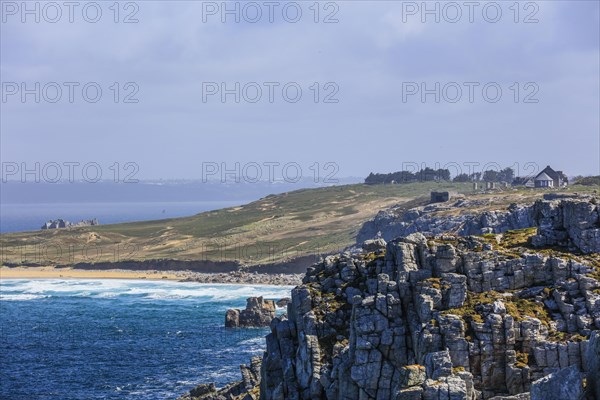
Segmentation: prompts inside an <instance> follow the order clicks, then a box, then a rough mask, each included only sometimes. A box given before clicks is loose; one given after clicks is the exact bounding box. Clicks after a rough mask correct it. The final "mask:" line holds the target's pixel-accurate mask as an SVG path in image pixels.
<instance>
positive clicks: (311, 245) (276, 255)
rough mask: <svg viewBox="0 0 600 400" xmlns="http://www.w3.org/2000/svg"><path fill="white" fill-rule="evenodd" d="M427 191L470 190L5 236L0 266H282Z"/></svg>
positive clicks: (423, 186) (372, 189)
mask: <svg viewBox="0 0 600 400" xmlns="http://www.w3.org/2000/svg"><path fill="white" fill-rule="evenodd" d="M432 190H453V191H458V192H468V191H469V190H470V185H468V184H455V183H436V182H427V183H414V184H407V185H372V186H369V185H363V184H356V185H342V186H331V187H324V188H318V189H302V190H297V191H293V192H288V193H283V194H279V195H269V196H267V197H265V198H263V199H260V200H257V201H254V202H252V203H249V204H246V205H244V206H241V207H230V208H225V209H221V210H215V211H209V212H204V213H201V214H197V215H193V216H190V217H184V218H172V219H166V220H156V221H144V222H131V223H121V224H111V225H98V226H93V227H81V228H72V229H60V230H48V231H34V232H21V233H11V234H4V235H1V236H0V240H1V242H2V243H1V244H2V261H3V263H10V264H23V265H32V264H43V265H54V264H70V263H78V262H92V263H98V262H112V261H121V260H135V261H141V260H151V259H173V260H210V261H240V262H242V263H247V264H264V263H274V262H282V261H287V260H289V259H292V258H295V257H299V256H306V255H315V254H321V253H334V252H337V251H340V250H341V249H343V248H344V247H346V246H348V245H351V244H353V243H354V240H355V239H354V238H355V235H356V233H357V231H358V230H359V229H360V227H361V226H362V224H363V223H364V222H365V221H367V220H369V219H371V218H372V217H373V216H374V215H375V214H376V213H377V212H378V211H379V210H381V209H384V208H386V207H389V206H391V205H394V204H398V203H404V202H410V205H411V206H414V205H422V204H426V203H427V202H428V200H429V192H430V191H432ZM95 246H96V247H99V248H100V249H101V250H102V251H101V254H100V255H94V256H93V257H83V256H82V255H81V254H80V253H82V252H84V251H86V249H90V248H95ZM36 247H41V248H46V247H47V248H50V249H53V248H58V247H60V248H61V249H62V250H63V253H64V252H65V250H66V249H69V251H70V252H72V253H74V255H73V256H72V257H66V256H63V257H60V258H56V257H55V258H52V257H44V256H43V255H42V256H40V250H39V248H37V249H36ZM122 247H125V248H128V249H133V250H132V251H126V252H120V253H119V256H118V257H115V249H116V248H122ZM41 253H43V251H42V252H41ZM61 261H62V262H61Z"/></svg>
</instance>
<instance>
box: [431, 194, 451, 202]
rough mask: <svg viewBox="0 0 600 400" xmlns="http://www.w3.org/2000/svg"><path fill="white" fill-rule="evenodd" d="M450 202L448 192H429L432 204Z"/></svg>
mask: <svg viewBox="0 0 600 400" xmlns="http://www.w3.org/2000/svg"><path fill="white" fill-rule="evenodd" d="M449 200H450V192H431V202H432V203H444V202H446V201H449Z"/></svg>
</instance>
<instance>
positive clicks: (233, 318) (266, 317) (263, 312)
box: [225, 297, 275, 328]
mask: <svg viewBox="0 0 600 400" xmlns="http://www.w3.org/2000/svg"><path fill="white" fill-rule="evenodd" d="M274 317H275V302H274V301H273V300H265V299H263V298H262V297H249V298H248V299H247V300H246V309H245V310H241V311H240V310H238V309H237V308H234V309H229V310H227V314H225V327H227V328H239V327H263V326H269V323H270V322H271V320H272V319H273V318H274Z"/></svg>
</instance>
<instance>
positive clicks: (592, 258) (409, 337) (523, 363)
mask: <svg viewBox="0 0 600 400" xmlns="http://www.w3.org/2000/svg"><path fill="white" fill-rule="evenodd" d="M531 217H532V221H533V223H534V224H535V226H536V228H529V229H522V230H516V231H508V232H505V233H503V234H499V235H495V234H489V235H484V236H482V237H476V236H467V237H460V236H452V235H441V236H435V237H429V238H428V237H425V236H423V235H422V234H420V233H415V234H411V235H409V236H407V237H404V238H397V239H394V240H392V241H390V242H389V243H387V244H386V243H385V242H383V241H382V240H381V241H377V242H371V243H369V244H368V246H365V248H366V249H368V250H369V251H363V252H360V253H358V254H350V253H342V254H339V255H335V256H330V257H327V258H326V259H324V260H323V261H322V262H321V263H318V264H316V265H315V266H313V267H312V268H310V269H309V271H308V272H307V274H306V276H305V278H304V280H303V284H302V285H301V286H298V287H296V288H295V289H293V291H292V301H291V303H290V304H288V313H287V316H286V317H282V318H274V319H273V321H272V322H271V333H270V334H269V335H267V337H266V344H267V350H266V352H265V354H264V356H263V358H262V365H261V367H260V376H253V379H247V377H246V378H244V379H243V380H242V382H241V383H236V384H237V386H236V387H237V388H238V389H236V392H235V393H233V392H231V391H228V390H226V389H225V390H220V391H217V390H209V391H208V392H207V393H205V394H203V395H202V396H198V397H197V398H203V399H219V398H223V399H227V398H240V399H241V398H247V399H250V398H259V397H260V398H261V399H267V400H270V399H414V400H419V399H423V400H429V399H436V400H439V399H448V400H450V399H469V400H471V399H490V398H493V397H496V396H505V397H507V396H514V397H508V398H514V399H517V398H518V399H525V398H529V396H530V395H529V393H531V394H532V398H535V397H536V396H537V398H538V399H539V398H540V397H539V396H545V397H541V398H544V399H552V398H561V399H563V400H564V399H565V393H568V395H569V396H588V398H591V399H593V398H596V397H595V396H599V395H600V393H597V390H598V382H597V379H598V376H599V375H600V371H599V370H598V368H599V367H598V362H597V359H598V356H597V355H598V352H599V343H600V339H599V338H598V336H597V333H595V332H594V331H597V330H598V329H600V282H599V279H600V257H599V254H598V251H599V249H600V222H599V217H598V205H597V200H596V199H593V198H592V199H582V200H576V199H567V200H555V201H538V202H536V203H535V204H534V205H533V206H532V214H531ZM590 337H592V340H591V341H590V340H589V339H590ZM594 354H595V356H594ZM246 369H247V368H246ZM244 370H245V369H244V368H242V371H244ZM552 373H558V377H557V376H556V375H551V376H550V377H548V375H550V374H552ZM544 377H547V378H545V381H544V380H543V379H542V380H540V379H541V378H544ZM557 380H558V381H559V382H560V384H559V385H558V387H559V388H560V389H561V390H558V391H557V390H553V385H556V381H557ZM533 382H535V383H533ZM532 386H533V389H532ZM242 388H243V389H242ZM584 392H587V393H586V394H584ZM560 396H562V397H560ZM190 397H192V398H193V397H194V396H188V398H190ZM536 400H537V399H536Z"/></svg>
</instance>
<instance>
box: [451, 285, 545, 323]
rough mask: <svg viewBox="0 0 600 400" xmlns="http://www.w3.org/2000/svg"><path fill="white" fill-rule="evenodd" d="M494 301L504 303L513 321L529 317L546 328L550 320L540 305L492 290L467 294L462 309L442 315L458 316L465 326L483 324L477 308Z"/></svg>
mask: <svg viewBox="0 0 600 400" xmlns="http://www.w3.org/2000/svg"><path fill="white" fill-rule="evenodd" d="M496 300H501V301H502V302H503V303H504V306H505V308H506V313H507V314H509V315H511V316H512V317H513V318H514V319H515V321H523V320H525V319H526V318H527V317H531V318H537V319H539V320H540V321H541V323H542V324H544V325H546V326H548V325H549V323H550V321H551V320H552V317H551V316H550V313H549V312H548V310H547V309H546V307H545V306H544V305H543V304H542V303H539V302H537V301H534V300H529V299H520V298H517V297H514V296H512V294H511V293H509V292H507V293H500V292H496V291H493V290H492V291H487V292H483V293H475V292H467V299H466V300H465V303H464V305H463V306H462V307H459V308H451V309H449V310H445V311H442V314H453V315H458V316H460V317H462V318H463V319H464V320H465V322H466V323H467V324H470V322H471V321H473V322H476V323H484V322H485V319H484V314H483V313H482V310H481V308H479V307H477V306H480V305H484V304H492V303H494V302H495V301H496Z"/></svg>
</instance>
